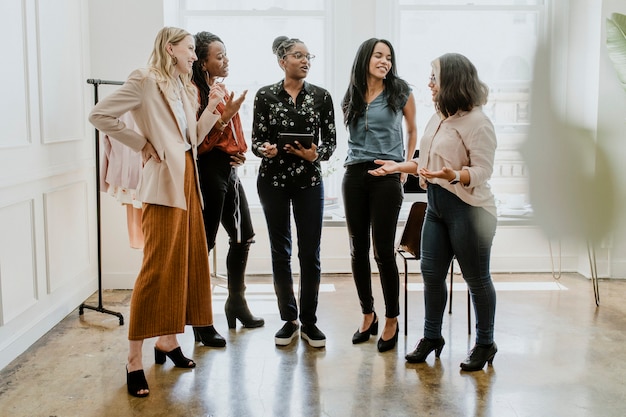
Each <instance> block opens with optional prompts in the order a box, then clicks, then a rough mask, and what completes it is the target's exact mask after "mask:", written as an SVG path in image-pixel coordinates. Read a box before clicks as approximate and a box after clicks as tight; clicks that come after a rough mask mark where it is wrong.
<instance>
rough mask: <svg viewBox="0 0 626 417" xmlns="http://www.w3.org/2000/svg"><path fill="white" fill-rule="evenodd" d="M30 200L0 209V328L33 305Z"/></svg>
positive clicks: (34, 277)
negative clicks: (0, 233)
mask: <svg viewBox="0 0 626 417" xmlns="http://www.w3.org/2000/svg"><path fill="white" fill-rule="evenodd" d="M33 204H34V202H33V200H26V201H20V202H18V203H15V204H11V205H8V206H4V207H0V230H2V233H3V234H4V235H6V236H10V237H11V239H2V240H0V307H1V309H0V325H4V324H6V323H8V322H10V321H11V320H13V319H14V318H15V317H17V316H18V315H20V314H21V313H23V312H24V311H25V310H26V309H28V308H30V307H31V306H33V305H34V304H35V303H36V302H37V268H36V254H37V252H36V245H35V224H34V212H33Z"/></svg>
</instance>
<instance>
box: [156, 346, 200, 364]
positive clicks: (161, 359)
mask: <svg viewBox="0 0 626 417" xmlns="http://www.w3.org/2000/svg"><path fill="white" fill-rule="evenodd" d="M166 357H167V358H170V359H171V360H172V362H174V366H176V367H177V368H195V367H196V363H195V362H194V361H193V360H191V359H189V358H187V357H185V355H183V351H182V350H181V349H180V346H178V347H177V348H176V349H173V350H170V351H169V352H165V351H162V350H161V349H159V348H158V347H156V346H155V347H154V362H155V363H157V364H158V365H163V364H164V363H165V358H166Z"/></svg>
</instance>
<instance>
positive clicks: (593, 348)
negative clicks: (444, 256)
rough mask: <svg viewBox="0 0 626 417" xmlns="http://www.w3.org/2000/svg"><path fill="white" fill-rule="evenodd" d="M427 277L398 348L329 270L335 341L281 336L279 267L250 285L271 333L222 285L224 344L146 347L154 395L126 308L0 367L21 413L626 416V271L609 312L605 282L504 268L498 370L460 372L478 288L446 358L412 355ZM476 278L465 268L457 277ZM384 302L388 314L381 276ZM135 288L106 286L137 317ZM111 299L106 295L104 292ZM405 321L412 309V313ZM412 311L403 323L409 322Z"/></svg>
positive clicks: (448, 325)
mask: <svg viewBox="0 0 626 417" xmlns="http://www.w3.org/2000/svg"><path fill="white" fill-rule="evenodd" d="M419 278H420V277H419V275H412V276H411V279H410V280H411V284H410V285H409V313H410V315H409V317H410V318H409V323H408V324H409V334H408V336H407V337H405V336H404V335H403V334H402V332H401V333H400V339H399V343H398V346H397V348H396V349H395V350H393V351H390V352H386V353H382V354H381V353H378V351H377V350H376V339H375V338H372V339H370V341H369V342H367V343H364V344H361V345H356V346H355V345H352V344H351V341H350V339H351V336H352V333H353V332H354V331H355V330H356V328H357V326H358V324H359V320H360V313H359V307H358V302H357V298H356V292H355V289H354V285H353V283H352V280H351V278H350V276H345V275H342V276H324V277H323V287H322V292H321V293H320V303H319V310H318V312H319V322H318V324H319V327H320V328H321V329H322V330H323V331H324V332H325V333H326V335H327V338H328V342H327V346H326V348H324V349H314V348H311V347H309V346H308V345H307V344H306V342H304V341H303V340H301V339H299V340H298V341H297V342H294V343H293V344H291V345H290V346H288V347H284V348H278V347H276V346H275V345H274V339H273V336H274V333H275V331H276V330H277V329H278V328H279V327H280V326H281V325H282V322H281V321H280V318H279V316H278V313H277V309H276V304H275V299H274V297H273V292H272V286H271V283H270V281H269V278H267V277H255V278H252V279H251V280H250V284H249V297H248V299H249V303H250V305H251V307H252V309H253V311H254V313H256V314H259V315H263V316H264V318H265V319H266V326H265V327H264V328H261V329H251V330H248V329H242V328H240V327H238V328H237V329H236V330H231V331H229V330H228V329H227V327H226V320H225V317H224V313H223V303H224V299H225V292H224V290H223V289H221V288H220V287H218V288H216V291H215V295H214V298H215V306H214V307H215V313H216V327H217V328H218V330H219V331H220V332H221V333H222V334H223V335H224V336H225V337H226V338H227V341H228V345H227V347H226V348H224V349H211V348H206V347H203V346H201V345H196V344H195V343H194V341H193V335H192V333H191V329H190V328H188V329H187V331H186V332H185V334H184V335H181V336H179V341H180V343H181V346H182V348H183V351H184V352H185V353H187V354H188V355H190V356H193V358H194V359H195V360H196V362H197V363H198V367H197V368H195V369H193V370H181V369H178V368H174V367H173V365H172V363H171V362H170V361H168V362H167V363H166V364H165V365H163V366H161V365H155V364H154V359H153V354H152V352H153V351H152V347H153V344H154V340H148V341H146V343H145V345H144V365H145V371H146V375H147V379H148V382H149V384H150V388H151V394H150V396H149V397H147V398H145V399H141V398H134V397H131V396H129V395H128V394H127V392H126V383H125V382H126V381H125V374H124V365H125V361H126V350H127V342H126V332H127V326H126V325H124V326H120V325H119V322H118V319H117V317H114V316H111V315H107V314H102V313H98V312H94V311H90V310H85V313H84V315H83V316H79V315H78V312H77V311H74V312H73V313H72V314H70V315H69V316H68V317H66V318H65V319H64V320H63V321H62V322H61V323H59V324H58V325H57V326H56V327H55V328H54V329H53V330H51V331H50V332H49V333H48V334H46V335H45V336H44V337H43V338H41V339H40V340H39V341H38V342H37V343H36V344H35V345H33V346H32V347H31V348H30V349H29V350H28V351H27V352H25V353H24V354H23V355H21V356H20V357H19V358H17V359H16V360H15V361H14V362H12V363H11V364H10V365H9V366H7V367H6V368H4V369H3V370H2V371H1V372H0V415H2V416H11V417H21V416H29V417H30V416H44V417H45V416H58V417H66V416H81V417H82V416H139V415H141V416H144V415H145V416H243V417H247V416H359V417H361V416H446V417H449V416H451V417H456V416H493V417H509V416H510V417H513V416H515V417H522V416H533V417H537V416H545V417H555V416H557V417H560V416H563V417H577V416H580V417H582V416H603V417H605V416H616V417H617V416H625V415H626V377H625V375H626V314H625V313H626V303H624V299H625V295H626V280H624V281H620V280H612V281H601V282H600V295H601V300H600V301H601V305H600V307H599V308H596V306H595V303H594V298H593V291H592V285H591V282H590V281H588V280H586V279H585V278H583V277H581V276H579V275H576V274H567V275H566V274H564V275H563V276H562V277H561V279H560V280H559V281H558V282H557V281H555V280H553V278H552V276H551V275H550V274H511V275H509V274H499V275H495V276H494V281H495V282H496V284H497V288H498V307H497V316H496V341H497V343H498V347H499V352H498V354H497V355H496V357H495V361H494V364H493V367H486V368H485V369H484V370H483V371H480V372H475V373H463V372H460V369H459V363H460V362H461V360H463V359H464V357H465V356H466V352H467V351H468V349H470V348H471V347H472V345H473V337H472V336H468V334H467V310H466V303H467V301H466V298H465V290H464V289H463V287H462V286H461V285H459V286H458V287H457V288H455V292H454V299H453V311H452V314H450V315H448V314H447V313H446V316H445V323H444V337H445V339H446V346H445V348H444V350H443V353H442V355H441V358H440V359H439V360H435V358H434V355H432V354H431V356H430V357H429V358H428V360H427V362H426V363H424V364H415V365H413V364H407V363H406V362H405V360H404V355H405V354H406V352H407V351H410V350H412V348H413V346H414V344H415V342H416V341H417V340H418V339H419V338H420V337H421V329H422V318H423V301H422V292H421V286H420V279H419ZM457 282H462V279H460V277H458V278H455V284H456V283H457ZM374 283H375V291H376V293H375V298H376V306H377V309H378V312H379V313H382V312H383V310H384V309H383V305H382V302H381V300H382V296H381V292H380V286H379V285H378V279H377V278H376V279H375V280H374ZM129 298H130V291H105V293H104V304H105V307H106V308H109V309H111V310H115V311H119V312H121V313H122V314H124V317H125V318H127V317H128V302H129ZM90 300H91V301H92V302H93V303H94V304H95V303H96V302H97V301H96V300H97V298H96V297H95V295H94V296H93V297H92V298H91V299H90ZM400 317H401V319H402V317H403V316H402V315H401V316H400ZM402 324H403V323H402V320H401V325H402Z"/></svg>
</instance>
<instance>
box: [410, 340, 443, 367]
mask: <svg viewBox="0 0 626 417" xmlns="http://www.w3.org/2000/svg"><path fill="white" fill-rule="evenodd" d="M445 344H446V341H445V340H443V337H440V338H439V339H428V338H426V337H424V338H422V339H420V341H419V343H418V344H417V346H416V347H415V350H414V351H413V352H411V353H409V354H407V355H406V356H405V357H404V358H405V359H406V361H407V362H409V363H421V362H425V361H426V358H427V357H428V355H430V352H432V351H433V350H434V351H435V357H436V358H438V357H439V356H440V355H441V351H442V350H443V346H444V345H445Z"/></svg>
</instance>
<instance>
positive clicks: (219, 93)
mask: <svg viewBox="0 0 626 417" xmlns="http://www.w3.org/2000/svg"><path fill="white" fill-rule="evenodd" d="M225 96H226V91H225V90H224V87H223V86H222V85H221V84H217V83H216V84H213V85H212V86H211V90H210V91H209V104H208V105H207V109H208V110H209V111H210V112H211V113H213V112H214V111H215V108H216V107H217V105H218V104H219V103H220V102H221V101H222V100H223V99H224V97H225Z"/></svg>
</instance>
